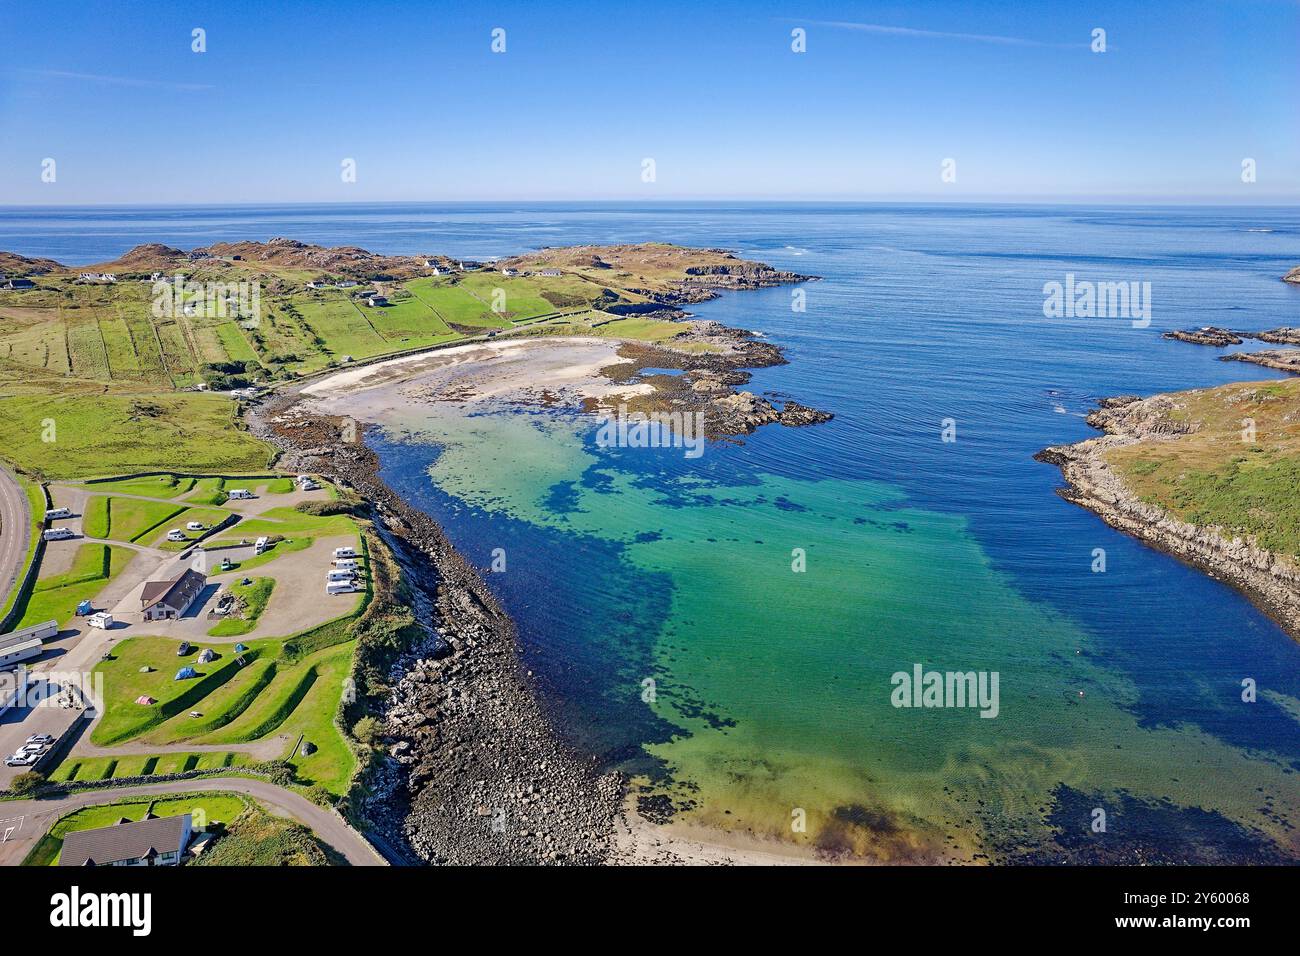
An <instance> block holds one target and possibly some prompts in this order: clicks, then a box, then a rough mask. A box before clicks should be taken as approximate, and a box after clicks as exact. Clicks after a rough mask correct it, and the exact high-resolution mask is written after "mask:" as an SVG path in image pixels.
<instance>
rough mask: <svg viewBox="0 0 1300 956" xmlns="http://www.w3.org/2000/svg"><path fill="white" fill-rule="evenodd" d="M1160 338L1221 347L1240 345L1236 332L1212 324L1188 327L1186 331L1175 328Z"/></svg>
mask: <svg viewBox="0 0 1300 956" xmlns="http://www.w3.org/2000/svg"><path fill="white" fill-rule="evenodd" d="M1162 338H1166V339H1177V340H1178V341H1180V342H1190V343H1191V344H1192V345H1213V346H1216V347H1219V348H1222V347H1223V346H1225V345H1240V344H1241V342H1242V339H1241V336H1240V335H1238V334H1237V333H1236V332H1230V331H1228V330H1227V329H1220V328H1217V327H1216V326H1213V325H1206V326H1203V327H1202V328H1199V329H1189V330H1187V331H1182V330H1175V331H1173V332H1166V333H1165V334H1164V335H1163V336H1162Z"/></svg>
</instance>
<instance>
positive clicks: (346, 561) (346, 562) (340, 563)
mask: <svg viewBox="0 0 1300 956" xmlns="http://www.w3.org/2000/svg"><path fill="white" fill-rule="evenodd" d="M356 566H357V562H356V561H355V560H353V559H352V558H335V559H334V567H336V568H355V567H356Z"/></svg>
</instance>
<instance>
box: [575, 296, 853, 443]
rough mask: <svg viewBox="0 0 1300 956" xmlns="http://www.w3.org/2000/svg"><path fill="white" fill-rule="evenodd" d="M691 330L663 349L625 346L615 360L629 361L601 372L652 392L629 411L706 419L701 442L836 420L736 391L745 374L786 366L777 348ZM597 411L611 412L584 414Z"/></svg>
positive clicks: (713, 327)
mask: <svg viewBox="0 0 1300 956" xmlns="http://www.w3.org/2000/svg"><path fill="white" fill-rule="evenodd" d="M689 326H690V328H689V331H688V332H687V333H686V334H685V335H683V336H679V337H678V338H676V339H673V340H671V342H670V343H665V344H663V345H654V344H649V343H643V342H626V343H624V344H623V346H622V347H620V349H619V353H618V354H619V355H620V356H621V357H623V358H626V359H630V360H631V361H630V362H624V363H620V364H618V365H611V366H609V367H607V368H605V369H602V370H601V371H602V374H604V375H605V376H606V377H607V378H609V379H610V380H611V381H613V382H616V383H631V382H637V381H646V382H649V383H650V384H651V385H653V386H654V391H653V392H652V393H650V394H648V395H644V396H638V397H637V398H634V399H632V400H630V401H627V402H625V404H626V405H627V407H628V409H629V411H632V412H642V413H645V414H654V413H656V412H667V413H675V412H681V413H685V414H692V413H696V412H699V413H701V414H703V416H704V419H703V420H704V433H705V436H706V437H707V438H709V439H711V440H719V439H728V438H733V439H734V438H736V437H738V436H742V435H749V434H752V433H753V432H754V431H755V430H756V429H757V428H759V427H760V426H762V425H767V424H772V423H780V424H782V425H787V426H790V427H801V426H804V425H816V424H819V423H821V422H827V421H830V420H831V419H832V418H834V417H835V416H834V415H832V414H831V413H830V412H824V411H820V410H818V409H815V408H809V407H808V406H806V405H801V404H799V403H798V402H793V401H788V400H787V401H785V402H784V403H783V404H782V405H781V407H779V408H778V407H777V406H776V405H775V404H773V402H772V401H771V400H770V399H768V398H767V397H764V396H762V395H756V394H754V393H753V392H750V391H743V390H739V388H738V387H739V386H741V385H745V384H748V382H749V380H750V378H751V377H752V375H751V373H750V372H749V371H748V370H749V369H754V368H768V367H771V366H773V365H784V364H786V361H787V360H786V358H785V356H784V355H783V354H782V352H781V349H780V348H779V347H777V346H775V345H773V344H772V343H770V342H765V341H763V340H762V339H760V338H758V337H757V336H755V335H754V333H753V332H749V331H746V330H744V329H733V328H728V327H727V326H724V325H719V324H718V323H716V322H698V321H696V322H691V323H689ZM696 347H703V348H707V349H709V350H710V351H702V350H697V348H696ZM646 369H652V370H659V369H673V370H680V372H681V374H680V375H665V374H657V373H655V372H651V373H649V374H646V373H645V371H644V370H646ZM599 409H604V410H609V406H608V404H602V403H597V402H591V403H589V404H588V410H592V411H595V410H599Z"/></svg>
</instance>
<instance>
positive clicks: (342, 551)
mask: <svg viewBox="0 0 1300 956" xmlns="http://www.w3.org/2000/svg"><path fill="white" fill-rule="evenodd" d="M356 556H357V551H356V548H352V547H348V546H344V547H342V548H335V549H334V557H336V558H355V557H356Z"/></svg>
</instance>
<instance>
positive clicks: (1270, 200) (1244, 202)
mask: <svg viewBox="0 0 1300 956" xmlns="http://www.w3.org/2000/svg"><path fill="white" fill-rule="evenodd" d="M504 203H523V204H549V205H563V204H583V203H588V204H608V205H620V204H621V205H628V204H644V205H655V204H674V203H682V204H705V203H754V204H778V203H781V204H805V205H826V204H842V205H927V206H971V205H985V206H1240V207H1252V206H1298V207H1300V195H1296V196H1291V195H1289V194H1283V195H1270V196H1262V197H1259V198H1257V199H1233V198H1228V197H1225V196H1197V197H1169V196H1152V197H1150V198H1141V197H1137V196H1125V195H1101V196H1096V197H1092V196H1063V197H1059V198H1045V197H1041V196H1033V197H1009V196H1005V195H1001V194H990V195H988V196H983V197H979V196H974V197H967V198H961V199H955V198H949V199H937V198H930V197H922V196H914V197H889V198H882V197H871V198H866V197H852V196H789V197H774V196H691V195H685V196H663V197H657V198H647V197H632V196H616V197H591V198H582V197H575V196H567V197H559V198H539V197H532V198H527V197H507V198H488V199H240V200H212V201H206V202H130V201H127V202H62V203H48V202H4V201H0V209H101V208H104V209H114V208H116V209H189V208H194V209H203V208H223V207H232V206H385V205H391V206H402V205H429V206H432V205H488V204H504Z"/></svg>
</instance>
